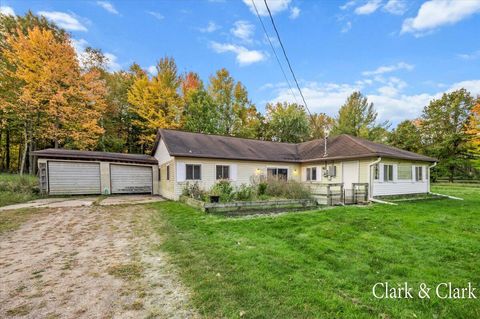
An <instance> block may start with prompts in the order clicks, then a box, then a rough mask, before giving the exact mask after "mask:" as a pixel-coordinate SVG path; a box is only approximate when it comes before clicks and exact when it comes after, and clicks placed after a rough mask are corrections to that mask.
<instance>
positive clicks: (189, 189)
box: [182, 182, 207, 201]
mask: <svg viewBox="0 0 480 319" xmlns="http://www.w3.org/2000/svg"><path fill="white" fill-rule="evenodd" d="M182 195H183V196H187V197H191V198H193V199H197V200H201V201H205V200H206V197H207V192H205V190H203V189H202V188H201V187H200V185H198V183H196V182H195V183H193V184H190V183H188V182H187V183H186V184H185V186H184V187H183V190H182Z"/></svg>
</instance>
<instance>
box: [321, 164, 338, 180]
mask: <svg viewBox="0 0 480 319" xmlns="http://www.w3.org/2000/svg"><path fill="white" fill-rule="evenodd" d="M323 176H324V177H329V178H330V177H336V176H337V165H329V166H328V167H327V166H326V167H324V168H323Z"/></svg>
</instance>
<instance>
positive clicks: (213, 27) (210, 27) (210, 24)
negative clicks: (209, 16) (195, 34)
mask: <svg viewBox="0 0 480 319" xmlns="http://www.w3.org/2000/svg"><path fill="white" fill-rule="evenodd" d="M218 29H220V26H218V25H217V24H216V23H215V22H213V21H209V22H208V25H207V26H206V27H205V28H199V29H198V30H199V31H200V32H203V33H212V32H215V31H217V30H218Z"/></svg>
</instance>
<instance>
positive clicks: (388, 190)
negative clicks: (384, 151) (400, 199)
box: [372, 159, 430, 196]
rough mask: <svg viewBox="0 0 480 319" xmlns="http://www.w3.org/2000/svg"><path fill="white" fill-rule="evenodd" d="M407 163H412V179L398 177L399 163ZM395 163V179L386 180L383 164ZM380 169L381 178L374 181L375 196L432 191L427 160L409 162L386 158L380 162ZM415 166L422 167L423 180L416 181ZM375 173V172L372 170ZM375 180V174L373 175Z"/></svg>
mask: <svg viewBox="0 0 480 319" xmlns="http://www.w3.org/2000/svg"><path fill="white" fill-rule="evenodd" d="M399 163H407V164H411V165H412V178H411V179H410V180H401V179H398V174H397V172H398V164H399ZM389 164H391V165H393V181H391V182H390V181H389V182H385V181H384V180H383V178H384V176H383V166H384V165H389ZM378 165H379V170H380V178H379V179H378V180H374V181H373V196H388V195H402V194H419V193H428V192H429V191H430V183H429V175H430V174H429V172H428V167H429V165H430V164H429V163H426V162H408V161H395V160H389V159H385V160H383V159H382V161H381V162H380V163H379V164H378ZM415 166H421V167H422V180H421V181H415ZM372 174H373V172H372ZM372 180H373V176H372Z"/></svg>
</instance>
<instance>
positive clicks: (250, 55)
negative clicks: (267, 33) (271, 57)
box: [210, 42, 266, 65]
mask: <svg viewBox="0 0 480 319" xmlns="http://www.w3.org/2000/svg"><path fill="white" fill-rule="evenodd" d="M210 46H211V48H212V49H213V50H214V51H215V52H217V53H225V52H232V53H235V54H236V60H237V63H238V64H240V65H249V64H252V63H256V62H260V61H263V60H265V58H266V56H265V54H264V53H263V52H262V51H258V50H249V49H247V48H245V47H243V46H240V45H235V44H229V43H218V42H211V43H210Z"/></svg>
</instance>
